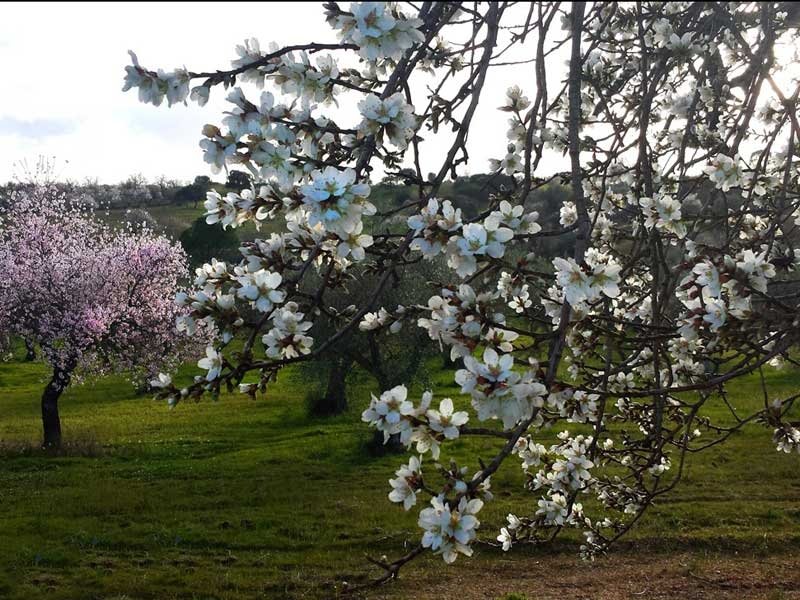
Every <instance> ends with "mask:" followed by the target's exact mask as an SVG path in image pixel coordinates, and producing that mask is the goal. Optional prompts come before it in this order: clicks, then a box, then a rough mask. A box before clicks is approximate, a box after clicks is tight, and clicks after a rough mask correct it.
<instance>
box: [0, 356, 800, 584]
mask: <svg viewBox="0 0 800 600" xmlns="http://www.w3.org/2000/svg"><path fill="white" fill-rule="evenodd" d="M187 373H188V371H187ZM184 375H185V376H186V374H184ZM45 376H46V370H45V368H44V367H43V366H42V365H39V364H31V363H23V362H19V361H14V362H9V363H0V390H1V391H2V402H0V442H2V446H3V454H2V456H0V513H1V514H2V518H0V597H2V598H8V599H10V600H16V599H23V598H25V599H30V598H40V597H42V598H44V597H46V598H52V599H69V600H75V599H84V598H85V599H90V598H91V599H94V598H104V599H105V598H109V599H110V598H115V599H122V598H126V599H132V598H136V599H139V598H142V599H151V598H152V599H156V598H158V599H168V598H181V599H184V598H185V599H189V598H197V599H211V598H214V599H234V598H256V597H261V598H299V597H303V598H305V597H309V598H316V597H322V598H328V597H332V595H333V587H332V585H333V583H334V582H337V581H339V582H340V581H343V580H346V581H350V582H358V581H364V580H365V578H366V577H367V576H369V575H372V576H374V575H376V574H377V572H376V571H375V570H373V569H371V567H370V566H369V565H368V563H367V562H366V561H365V559H364V553H365V552H366V553H369V554H370V555H373V556H380V555H381V554H387V555H389V556H398V555H400V554H401V553H402V552H403V544H404V543H405V542H409V543H414V542H415V541H416V539H418V531H417V527H416V522H415V521H416V511H414V510H412V511H410V512H409V513H404V512H403V511H402V510H400V509H398V508H397V507H396V506H394V505H392V504H391V503H390V502H388V500H387V499H386V494H387V493H388V484H387V479H389V478H390V477H391V476H392V475H393V471H394V469H395V468H397V465H398V464H400V462H401V461H402V460H403V458H402V457H400V456H384V457H380V458H373V457H370V456H369V455H368V453H367V452H366V450H365V446H366V444H367V443H368V441H369V440H370V439H371V433H370V431H369V430H368V429H367V427H366V426H365V425H364V424H362V423H361V422H360V418H359V413H360V412H361V410H363V408H364V405H365V404H366V403H367V400H368V394H369V391H370V386H371V383H370V380H368V379H366V378H362V379H360V380H358V381H355V382H354V384H353V386H352V389H353V394H352V397H351V410H350V411H349V412H348V413H347V414H345V415H342V416H339V417H335V418H329V419H317V418H309V417H308V416H307V415H306V411H305V408H304V402H303V398H304V397H305V395H306V391H307V388H306V387H305V382H304V380H303V376H302V373H301V372H299V371H297V372H293V371H287V372H284V373H282V374H281V376H280V378H279V381H278V383H277V384H276V385H275V386H274V387H273V388H272V390H271V391H269V392H268V394H267V396H266V397H262V398H259V399H257V400H256V401H252V400H249V399H247V398H244V397H241V396H238V395H236V396H234V395H230V396H223V397H222V398H221V399H220V400H219V401H218V402H212V401H210V400H206V401H203V402H201V403H198V404H195V403H187V404H182V405H179V406H178V407H177V408H175V409H174V410H169V409H168V408H167V407H166V406H165V405H164V404H163V403H157V402H154V401H153V400H151V399H150V398H149V397H141V396H140V397H137V396H135V394H134V390H133V388H132V387H131V386H130V384H128V383H126V382H125V381H124V380H122V379H121V378H117V377H109V378H105V379H102V380H99V381H96V382H94V383H90V384H85V385H82V386H76V387H73V388H72V389H70V390H69V391H68V392H67V393H66V394H65V396H64V397H63V399H62V402H61V407H62V421H63V428H64V435H65V439H66V440H67V441H69V440H73V441H74V442H75V444H74V447H73V449H72V451H71V452H70V453H69V454H70V455H68V456H59V457H48V456H44V455H43V454H42V453H41V452H40V451H38V450H31V449H30V446H31V445H35V443H36V441H37V440H38V439H39V437H40V432H39V427H40V424H39V420H38V419H39V413H38V411H39V409H38V397H39V394H40V392H41V389H42V388H43V385H44V378H45ZM769 377H770V382H771V384H772V385H773V386H774V388H775V393H777V392H778V390H784V391H788V390H793V389H796V388H797V386H798V383H800V377H799V376H798V373H797V372H795V371H783V372H775V373H770V375H769ZM437 379H440V380H441V382H442V383H446V382H448V381H450V379H449V377H448V374H447V373H442V374H441V375H440V376H438V377H437ZM450 391H452V388H451V390H450ZM735 391H736V394H737V397H738V402H740V403H743V404H747V405H751V406H753V407H755V406H758V405H759V403H760V402H761V401H762V399H761V394H760V388H759V385H758V382H757V380H756V379H755V378H749V379H746V380H745V381H743V382H741V383H737V384H736V386H735ZM711 410H712V412H719V411H720V410H721V409H720V407H712V409H711ZM492 447H493V446H492V444H491V443H490V442H486V441H482V442H480V443H478V442H472V441H471V442H469V443H466V442H465V443H459V444H458V445H457V446H456V448H455V450H454V455H455V456H456V457H457V458H458V459H459V460H463V461H464V463H463V464H468V465H470V466H473V465H474V457H475V455H476V453H477V454H480V455H481V456H482V457H483V458H488V457H489V456H490V451H491V448H492ZM81 454H85V455H86V456H82V455H81ZM470 459H472V460H470ZM798 467H800V456H797V455H792V456H786V455H783V454H779V453H777V452H776V451H775V449H774V447H773V446H772V444H771V441H770V432H769V431H767V430H765V429H763V428H761V427H758V426H752V427H749V428H747V429H745V430H744V431H743V432H742V433H740V434H738V435H736V436H734V437H733V439H731V440H730V441H729V442H728V443H727V444H725V445H723V446H721V447H719V448H716V449H713V450H711V451H709V452H707V453H705V454H703V455H698V456H693V457H691V460H690V462H689V465H688V470H687V476H686V480H685V481H684V482H683V483H682V484H680V486H679V487H678V489H677V490H676V491H675V493H674V494H673V495H672V496H670V497H668V498H664V499H663V500H661V501H660V502H659V504H658V506H656V507H655V508H654V510H653V511H652V512H651V513H650V514H649V515H648V516H647V517H646V518H645V519H644V520H643V522H642V523H641V526H640V527H639V528H638V529H636V530H634V532H632V534H631V535H630V537H629V538H628V540H629V542H628V543H627V546H628V547H629V550H625V549H624V548H623V550H622V551H627V552H630V551H634V552H642V551H646V552H673V551H685V550H686V549H699V550H701V551H707V550H708V551H720V550H722V551H726V552H748V553H752V552H758V553H773V552H780V551H782V550H783V549H785V548H786V547H788V546H789V545H796V543H797V542H798V541H800V477H798V473H800V469H799V468H798ZM520 471H521V470H520V469H519V466H518V464H517V462H516V461H509V463H508V464H507V465H506V466H505V467H504V468H503V469H502V470H501V472H500V473H498V474H497V476H496V477H495V478H494V481H493V487H494V488H495V490H496V492H497V498H496V501H494V502H491V503H489V504H487V507H486V508H485V509H484V511H483V512H482V515H481V520H482V522H483V525H482V528H481V531H482V533H483V535H484V537H486V538H492V537H494V535H496V533H494V531H495V530H496V529H497V528H498V527H499V526H500V525H501V523H502V521H503V518H504V515H505V514H506V513H507V512H508V511H509V510H514V511H517V512H522V513H524V512H525V508H524V507H525V506H531V505H533V504H535V499H534V498H531V497H530V496H528V497H526V496H524V495H523V494H520V493H517V492H518V491H519V484H520V483H521V481H522V478H521V473H520ZM509 492H512V493H509ZM573 539H576V538H574V537H573ZM565 547H566V549H565ZM553 551H556V552H566V553H567V554H565V555H564V556H565V559H564V560H565V561H566V560H571V561H574V558H573V555H574V553H575V552H576V548H575V547H574V546H570V545H568V544H567V545H564V546H559V548H556V549H555V550H539V551H538V552H553ZM534 552H535V551H534V550H528V549H521V551H519V552H516V553H512V554H511V555H506V556H504V557H503V560H505V561H509V562H508V564H510V565H512V566H513V564H514V563H513V561H515V560H524V559H525V558H526V557H528V558H529V557H530V556H531V555H532V554H533V553H534ZM476 554H477V556H476V558H475V559H474V560H472V561H470V560H465V559H459V561H458V562H457V564H456V565H455V567H454V568H452V569H450V570H444V569H443V565H442V563H441V560H440V559H439V558H438V557H427V556H426V557H422V558H421V559H420V560H418V561H417V562H415V563H413V564H412V565H409V566H408V567H407V570H408V573H407V574H421V575H423V576H428V577H434V576H435V577H439V578H442V577H458V578H459V579H461V580H463V579H464V578H467V579H469V578H473V579H479V578H480V577H481V573H482V569H483V565H485V564H488V563H487V561H493V560H495V559H496V558H498V555H499V552H498V551H496V550H494V549H492V548H488V547H479V548H478V550H477V552H476ZM408 579H409V578H406V580H408ZM407 586H410V584H409V583H406V584H403V578H401V581H400V582H399V583H398V584H396V585H394V586H391V587H389V588H386V589H384V590H383V591H382V592H381V593H383V594H390V595H395V596H396V597H414V592H413V589H414V588H413V587H407Z"/></svg>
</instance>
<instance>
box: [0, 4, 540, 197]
mask: <svg viewBox="0 0 800 600" xmlns="http://www.w3.org/2000/svg"><path fill="white" fill-rule="evenodd" d="M321 4H322V3H290V2H276V3H272V2H270V3H236V2H226V3H225V4H220V3H205V2H195V3H191V4H184V3H70V4H61V3H6V4H4V6H3V18H2V19H1V20H0V70H2V73H3V78H4V80H5V82H6V83H5V84H4V90H3V93H2V95H0V144H2V148H3V149H4V151H3V152H2V153H0V182H2V181H7V180H9V179H11V178H12V177H13V176H14V175H15V174H16V175H17V176H21V175H22V173H21V169H20V167H19V165H18V164H17V165H16V166H15V163H19V162H20V161H23V160H26V161H28V163H29V164H30V163H33V162H35V160H36V158H37V157H38V156H40V155H44V156H48V157H55V161H56V163H57V164H58V165H60V166H59V167H58V168H57V172H58V173H59V174H60V176H61V177H62V178H69V179H73V180H77V181H81V180H83V179H84V178H86V177H91V178H97V179H99V180H100V182H101V183H114V182H117V181H122V180H124V179H125V178H127V177H128V176H129V175H131V174H134V173H141V174H143V175H144V176H145V177H147V178H148V179H154V178H156V177H158V176H160V175H165V176H167V177H168V178H174V179H179V180H183V181H186V180H191V179H193V178H194V176H195V175H200V174H208V175H210V174H211V172H210V170H209V169H208V166H207V165H206V164H205V163H204V162H203V160H202V152H201V150H200V148H199V146H198V142H199V140H200V137H201V136H200V130H201V128H202V126H203V124H205V123H220V121H221V118H222V114H221V113H222V111H223V110H225V109H226V108H227V106H230V105H229V104H227V103H226V102H224V100H223V97H224V95H225V94H224V92H223V91H222V90H221V89H215V90H213V91H212V99H211V101H210V102H209V103H208V104H207V105H206V106H205V107H203V108H200V107H198V106H197V105H195V104H194V103H190V104H189V106H183V105H177V106H173V107H172V108H167V105H166V102H164V104H163V105H162V106H161V107H154V106H152V105H145V104H141V103H140V102H139V101H138V99H137V97H136V93H135V92H134V91H131V92H126V93H123V92H122V85H123V77H124V67H125V66H126V65H128V64H130V58H129V56H128V53H127V51H128V50H129V49H130V50H134V51H135V52H136V53H137V55H138V57H139V61H140V63H141V64H142V65H143V66H144V67H146V68H149V69H153V70H155V69H157V68H163V69H164V70H167V71H169V70H172V69H173V68H175V67H178V66H186V67H187V68H188V69H189V70H193V71H208V70H215V69H227V68H229V66H230V60H231V59H233V58H235V56H236V53H235V47H236V45H237V44H239V43H242V41H243V40H244V39H246V38H250V37H257V38H258V39H259V41H260V42H261V46H262V48H265V47H266V46H267V44H268V43H269V42H272V41H274V42H277V43H278V44H279V45H284V44H289V43H298V42H308V41H316V42H335V41H336V37H335V34H334V32H333V31H332V30H331V28H330V27H329V26H328V24H327V23H326V22H325V18H324V14H323V10H322V7H321ZM521 68H523V69H525V68H526V67H509V68H502V67H501V68H497V69H494V70H493V71H491V72H490V75H489V77H488V79H487V83H486V88H485V95H486V97H487V98H486V101H485V102H484V106H485V107H487V108H486V109H484V108H481V109H479V114H477V115H476V118H475V120H474V123H475V125H474V130H473V131H472V132H471V134H470V135H471V139H472V141H471V143H470V146H469V150H470V155H471V161H470V167H469V169H470V170H471V172H476V173H477V172H484V171H486V170H488V159H489V158H490V157H495V158H500V157H502V156H503V155H504V153H505V151H504V149H505V141H504V136H503V135H502V134H501V135H497V134H498V132H505V130H506V129H507V127H506V121H507V118H508V115H507V114H506V113H502V112H500V111H498V110H496V107H498V106H500V105H501V104H502V102H503V100H502V99H503V96H504V94H505V90H506V88H507V87H508V86H509V85H511V84H512V83H513V82H514V81H516V80H518V79H519V78H520V76H521V72H520V69H521ZM529 70H530V71H531V72H530V73H529V74H527V75H525V76H524V77H523V79H522V81H523V83H524V82H525V81H526V80H527V82H528V85H527V86H524V87H527V88H528V89H526V92H527V93H528V94H529V96H531V97H532V96H533V95H534V88H533V83H532V82H533V74H532V68H530V69H529ZM245 91H247V89H246V88H245ZM253 97H257V96H253ZM354 104H355V102H353V103H350V104H348V103H347V102H343V109H342V110H343V112H344V113H345V114H348V115H350V116H354V115H355V113H354ZM226 105H227V106H226ZM348 110H349V113H348ZM480 111H483V112H480ZM356 122H357V121H355V122H353V124H355V123H356ZM487 136H488V139H491V140H492V142H491V143H487V141H486V140H487ZM429 141H430V142H431V143H432V144H441V145H442V150H443V151H444V150H445V148H446V146H445V144H446V140H429ZM423 168H425V165H423ZM433 168H434V165H430V170H433Z"/></svg>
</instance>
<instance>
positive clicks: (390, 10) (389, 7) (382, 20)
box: [332, 2, 424, 61]
mask: <svg viewBox="0 0 800 600" xmlns="http://www.w3.org/2000/svg"><path fill="white" fill-rule="evenodd" d="M332 25H333V27H334V28H335V29H336V30H337V32H338V34H339V38H340V39H341V40H342V41H343V42H348V43H352V44H355V45H357V46H358V48H359V50H358V53H359V55H360V56H361V57H362V58H363V59H364V60H370V61H375V60H379V59H382V58H389V59H392V60H394V61H397V60H400V57H401V56H402V55H403V52H405V51H406V50H408V49H409V48H411V47H412V46H413V45H414V44H417V43H419V42H422V41H423V40H424V37H423V35H422V32H421V31H420V30H419V28H420V27H421V26H422V21H421V20H420V19H417V18H411V17H407V16H405V15H404V14H403V13H402V12H400V10H399V9H398V7H397V5H396V4H395V3H394V2H353V3H351V4H350V13H341V14H339V15H336V16H335V17H333V19H332Z"/></svg>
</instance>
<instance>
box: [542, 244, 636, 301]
mask: <svg viewBox="0 0 800 600" xmlns="http://www.w3.org/2000/svg"><path fill="white" fill-rule="evenodd" d="M586 263H587V266H588V267H589V268H588V269H584V268H583V267H581V265H579V264H578V263H576V262H575V260H574V259H572V258H554V259H553V266H554V267H555V269H556V283H557V284H558V286H559V288H560V289H561V291H562V292H563V294H564V298H565V299H566V301H567V302H569V304H570V305H572V306H573V307H579V306H581V305H584V304H586V303H591V302H595V301H597V300H598V299H600V298H601V296H606V297H608V298H616V297H617V296H619V272H620V269H621V267H620V266H619V265H618V264H616V263H615V262H614V260H613V259H612V258H611V257H609V256H605V255H602V254H600V253H599V252H598V253H596V254H594V255H592V254H590V253H588V252H587V256H586Z"/></svg>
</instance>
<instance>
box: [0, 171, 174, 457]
mask: <svg viewBox="0 0 800 600" xmlns="http://www.w3.org/2000/svg"><path fill="white" fill-rule="evenodd" d="M0 218H1V219H2V221H0V223H1V224H0V270H2V272H3V279H2V282H0V305H1V306H2V307H3V314H2V317H0V326H2V328H3V329H4V331H7V332H10V333H11V334H12V335H18V336H21V337H23V338H24V339H25V340H26V342H28V343H30V342H33V343H35V344H36V345H38V346H39V347H40V349H41V357H42V359H43V360H44V361H45V362H46V363H48V364H49V365H50V367H51V368H52V376H51V378H50V381H49V383H48V384H47V387H46V388H45V390H44V393H43V395H42V424H43V429H44V446H45V447H48V448H54V447H58V446H59V445H60V443H61V421H60V419H59V413H58V400H59V398H60V397H61V394H62V393H63V392H64V390H65V389H66V388H67V386H68V385H69V384H70V382H72V381H73V380H74V379H75V378H76V377H81V376H83V375H86V374H89V373H92V374H99V373H105V372H109V371H124V372H128V373H132V374H133V375H134V376H138V378H140V379H141V378H144V377H147V376H148V375H150V374H154V373H158V370H159V369H163V368H164V366H165V365H166V366H169V365H174V364H175V358H177V352H178V351H179V350H180V349H181V348H182V347H185V346H186V345H187V344H186V340H185V339H184V338H182V337H180V336H178V335H177V333H176V332H175V319H176V318H177V317H178V316H179V315H180V314H181V312H182V311H181V309H180V308H179V307H177V306H176V305H175V303H174V296H175V294H176V293H177V291H178V289H179V288H178V285H179V281H180V279H181V277H183V276H184V273H185V271H186V257H185V254H184V252H183V250H182V249H181V248H180V246H178V245H176V244H174V243H172V242H170V241H169V240H168V239H167V238H165V237H163V236H158V235H155V234H153V233H152V232H150V231H147V230H135V229H133V228H131V227H129V228H127V229H122V230H114V229H111V228H110V227H108V226H106V225H103V224H101V223H100V222H98V221H97V220H95V219H94V218H93V217H92V216H91V214H89V213H86V212H82V211H80V210H78V209H76V208H71V207H70V205H69V203H68V202H67V201H66V199H65V197H64V196H63V195H61V194H59V193H58V192H57V191H56V190H55V188H54V187H52V186H49V185H36V186H29V187H28V189H27V191H24V192H16V193H15V194H13V195H12V197H11V198H10V199H9V201H8V205H7V206H6V208H5V209H3V211H2V213H0Z"/></svg>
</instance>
